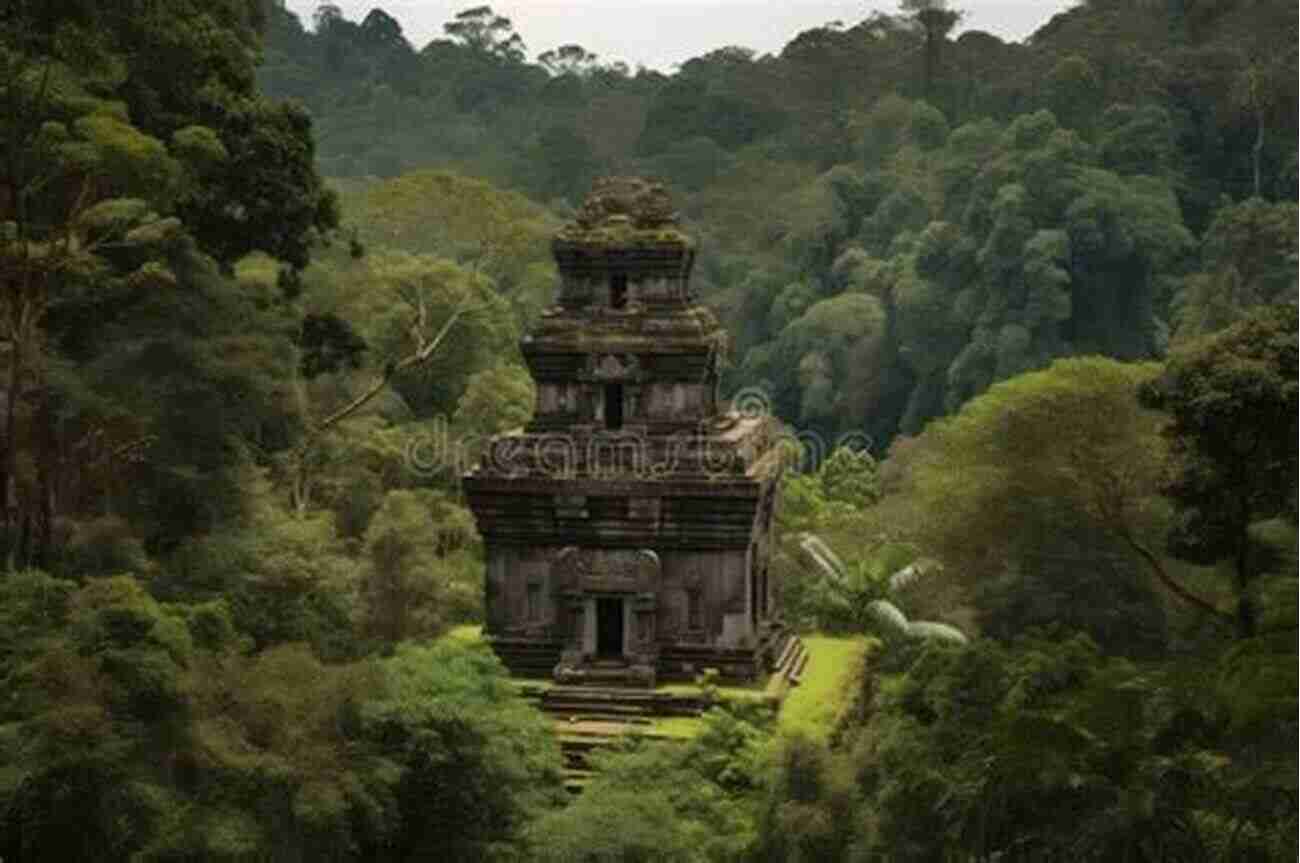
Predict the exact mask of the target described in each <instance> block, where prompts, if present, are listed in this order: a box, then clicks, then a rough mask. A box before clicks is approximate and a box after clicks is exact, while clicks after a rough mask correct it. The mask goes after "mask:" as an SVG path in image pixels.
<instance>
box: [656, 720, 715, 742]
mask: <svg viewBox="0 0 1300 863" xmlns="http://www.w3.org/2000/svg"><path fill="white" fill-rule="evenodd" d="M650 729H651V730H652V731H654V732H655V733H656V734H662V735H664V736H665V737H672V738H675V739H680V740H690V739H691V738H692V737H694V736H695V735H697V734H699V733H700V731H702V730H703V729H704V723H703V722H702V721H701V720H700V719H699V718H698V717H695V716H664V717H662V718H658V719H655V720H654V721H653V722H651V723H650Z"/></svg>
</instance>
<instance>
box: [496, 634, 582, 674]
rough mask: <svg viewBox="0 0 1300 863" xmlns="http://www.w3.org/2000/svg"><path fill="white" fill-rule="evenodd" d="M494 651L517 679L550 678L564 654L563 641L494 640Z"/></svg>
mask: <svg viewBox="0 0 1300 863" xmlns="http://www.w3.org/2000/svg"><path fill="white" fill-rule="evenodd" d="M491 644H492V649H493V650H494V651H495V652H496V655H497V656H498V657H499V658H500V659H501V662H502V664H504V665H505V667H506V668H508V669H510V673H511V674H512V675H514V676H516V677H550V676H551V672H553V671H554V670H555V666H556V665H557V664H558V663H559V661H560V654H561V653H563V652H564V642H562V641H538V640H536V639H524V638H493V639H491Z"/></svg>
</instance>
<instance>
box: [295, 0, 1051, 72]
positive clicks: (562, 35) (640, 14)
mask: <svg viewBox="0 0 1300 863" xmlns="http://www.w3.org/2000/svg"><path fill="white" fill-rule="evenodd" d="M334 2H336V3H337V4H338V5H339V7H340V8H342V10H343V12H344V14H345V15H346V16H347V17H348V18H350V19H352V20H354V21H359V20H361V19H362V18H364V17H365V15H366V13H367V12H369V11H370V10H371V9H373V8H375V7H376V6H378V7H379V8H381V9H383V10H384V11H385V12H387V13H388V14H389V15H392V16H393V17H394V18H396V19H397V20H398V22H400V23H401V25H402V29H403V31H405V33H406V38H407V39H408V40H410V42H411V43H412V44H413V45H414V46H415V47H416V48H421V47H423V46H424V45H425V44H426V43H427V42H428V41H429V40H430V39H433V38H436V37H437V36H440V35H442V25H443V24H444V23H445V22H447V21H450V20H451V19H452V18H454V17H455V15H456V13H457V12H459V11H461V10H462V9H468V8H472V7H474V6H478V5H481V4H482V2H483V0H450V2H448V0H378V2H376V0H334ZM287 5H288V7H289V8H290V9H292V10H293V11H295V12H297V13H298V15H299V17H301V18H302V21H303V24H305V25H308V26H310V24H311V16H312V13H313V12H314V11H315V9H316V6H317V5H318V3H317V0H288V2H287ZM1073 5H1075V2H1074V0H953V2H951V3H950V4H949V6H950V8H953V9H961V10H963V11H964V12H965V18H964V19H963V20H962V25H961V29H971V30H987V31H988V32H990V33H993V34H994V35H996V36H999V37H1001V38H1002V39H1006V40H1008V41H1013V40H1016V41H1018V40H1020V39H1023V38H1025V37H1026V36H1028V35H1029V34H1030V33H1032V32H1034V30H1036V29H1038V28H1039V27H1041V26H1042V25H1043V24H1045V23H1047V21H1048V19H1049V18H1051V17H1052V15H1054V14H1056V13H1057V12H1059V11H1061V10H1063V9H1066V8H1069V7H1070V6H1073ZM491 6H492V8H493V9H494V10H495V11H496V12H497V13H498V14H500V15H505V16H506V17H507V18H509V19H510V20H511V21H512V22H514V25H515V32H517V33H518V34H519V35H520V36H522V37H523V39H524V43H525V44H526V45H527V47H528V52H529V55H530V56H536V55H537V54H539V53H541V52H542V51H546V50H547V49H550V48H555V47H558V46H560V45H564V44H566V43H572V42H576V43H577V44H579V45H581V46H582V47H584V48H586V49H587V50H588V51H594V52H595V53H596V54H598V55H600V59H601V60H602V61H610V62H612V61H614V60H623V61H624V62H626V63H627V64H628V65H629V66H631V67H633V68H636V67H637V66H638V65H643V66H647V67H649V68H652V69H660V70H663V71H665V72H667V71H671V70H672V68H673V66H674V65H676V64H678V63H681V62H683V61H685V60H689V59H690V58H692V57H698V56H700V55H701V54H705V53H707V52H709V51H712V50H714V49H715V48H722V47H724V46H727V45H743V46H745V47H747V48H753V49H754V50H755V51H757V52H758V53H759V54H765V53H769V52H770V53H775V52H777V51H780V50H781V48H782V46H784V45H785V43H787V42H789V41H790V40H791V39H792V38H794V37H795V35H797V34H798V33H799V32H800V31H803V30H807V29H809V28H811V27H817V26H820V25H822V24H825V23H827V22H829V21H835V20H840V21H843V22H844V23H845V24H846V25H852V24H855V23H857V22H858V21H861V20H862V19H863V18H866V17H867V16H868V15H869V14H870V13H871V12H872V11H873V10H880V11H884V12H896V11H897V10H898V4H897V2H893V0H885V2H870V0H868V2H863V0H857V2H849V0H767V2H764V0H498V2H493V3H491Z"/></svg>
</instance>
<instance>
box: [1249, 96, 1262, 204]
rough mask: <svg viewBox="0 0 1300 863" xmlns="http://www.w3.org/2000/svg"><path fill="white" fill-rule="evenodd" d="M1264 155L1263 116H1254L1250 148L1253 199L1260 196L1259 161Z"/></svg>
mask: <svg viewBox="0 0 1300 863" xmlns="http://www.w3.org/2000/svg"><path fill="white" fill-rule="evenodd" d="M1263 155H1264V114H1263V113H1262V112H1261V113H1258V114H1256V115H1255V146H1254V148H1252V152H1251V158H1252V161H1253V162H1254V167H1255V197H1256V198H1258V197H1259V196H1260V194H1259V189H1260V185H1261V183H1260V167H1259V166H1260V160H1261V159H1262V157H1263Z"/></svg>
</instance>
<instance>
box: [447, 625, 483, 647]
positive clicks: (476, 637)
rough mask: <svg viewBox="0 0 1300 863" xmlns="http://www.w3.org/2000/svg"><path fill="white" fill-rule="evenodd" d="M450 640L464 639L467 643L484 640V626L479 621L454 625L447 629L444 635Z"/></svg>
mask: <svg viewBox="0 0 1300 863" xmlns="http://www.w3.org/2000/svg"><path fill="white" fill-rule="evenodd" d="M443 638H446V639H447V640H448V641H463V642H465V643H467V644H476V643H478V642H480V641H482V640H483V627H482V626H479V625H478V624H477V623H467V624H465V625H464V626H453V627H452V628H451V629H449V630H447V634H446V635H444V636H443Z"/></svg>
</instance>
